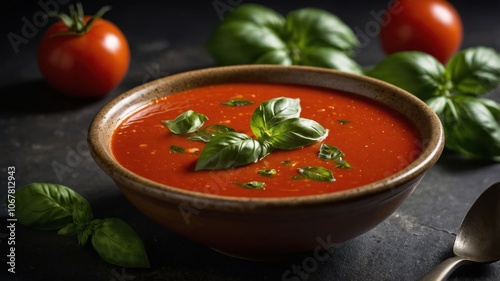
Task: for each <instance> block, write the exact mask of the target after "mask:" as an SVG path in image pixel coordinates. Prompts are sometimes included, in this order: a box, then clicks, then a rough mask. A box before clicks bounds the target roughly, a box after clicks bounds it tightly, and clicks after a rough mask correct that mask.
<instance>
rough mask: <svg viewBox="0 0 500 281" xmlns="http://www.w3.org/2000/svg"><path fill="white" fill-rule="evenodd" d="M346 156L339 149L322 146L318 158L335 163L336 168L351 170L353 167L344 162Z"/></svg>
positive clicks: (331, 146)
mask: <svg viewBox="0 0 500 281" xmlns="http://www.w3.org/2000/svg"><path fill="white" fill-rule="evenodd" d="M344 157H345V154H344V152H342V151H341V150H340V149H339V148H338V147H336V146H333V145H328V144H325V143H323V144H321V147H320V148H319V153H318V158H319V159H321V160H325V161H328V160H333V161H335V168H340V169H349V168H351V165H350V164H349V163H347V161H345V160H344Z"/></svg>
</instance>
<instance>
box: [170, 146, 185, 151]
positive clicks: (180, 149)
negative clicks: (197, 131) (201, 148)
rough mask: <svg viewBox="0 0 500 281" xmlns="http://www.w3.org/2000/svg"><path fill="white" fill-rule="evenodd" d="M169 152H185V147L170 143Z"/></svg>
mask: <svg viewBox="0 0 500 281" xmlns="http://www.w3.org/2000/svg"><path fill="white" fill-rule="evenodd" d="M170 152H172V153H184V152H186V149H185V148H184V147H181V146H177V145H171V146H170Z"/></svg>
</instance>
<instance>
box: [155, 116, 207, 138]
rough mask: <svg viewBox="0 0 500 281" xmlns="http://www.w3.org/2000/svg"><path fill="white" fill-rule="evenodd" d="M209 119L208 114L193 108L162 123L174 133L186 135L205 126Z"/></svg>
mask: <svg viewBox="0 0 500 281" xmlns="http://www.w3.org/2000/svg"><path fill="white" fill-rule="evenodd" d="M207 120H208V117H207V116H205V115H203V114H201V113H198V112H195V111H193V110H188V111H186V112H183V113H181V114H180V115H179V116H177V117H176V118H175V119H173V120H163V121H161V123H162V124H163V125H165V126H166V127H167V128H168V129H169V130H170V131H171V132H172V133H174V134H176V135H184V134H188V133H192V132H194V131H196V130H197V129H198V128H200V127H201V126H203V124H204V123H205V121H207Z"/></svg>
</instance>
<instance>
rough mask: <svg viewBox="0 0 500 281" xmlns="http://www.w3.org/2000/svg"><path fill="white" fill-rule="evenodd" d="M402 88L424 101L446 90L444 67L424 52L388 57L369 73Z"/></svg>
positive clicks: (404, 53)
mask: <svg viewBox="0 0 500 281" xmlns="http://www.w3.org/2000/svg"><path fill="white" fill-rule="evenodd" d="M367 75H368V76H371V77H373V78H377V79H380V80H384V81H386V82H389V83H391V84H393V85H395V86H398V87H399V88H402V89H404V90H406V91H408V92H410V93H412V94H414V95H415V96H417V97H419V98H420V99H422V100H426V99H429V98H431V97H434V96H437V95H440V94H441V92H442V91H443V90H446V87H447V82H446V74H445V68H444V66H443V65H442V64H441V63H440V62H439V61H438V60H437V59H435V58H434V57H433V56H431V55H429V54H426V53H422V52H398V53H395V54H393V55H390V56H388V57H387V58H385V59H384V60H383V61H381V62H380V63H378V64H377V65H375V67H374V68H373V69H372V70H370V71H369V72H368V73H367Z"/></svg>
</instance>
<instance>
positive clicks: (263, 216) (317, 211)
mask: <svg viewBox="0 0 500 281" xmlns="http://www.w3.org/2000/svg"><path fill="white" fill-rule="evenodd" d="M224 82H272V83H292V84H299V85H311V86H320V87H325V88H331V89H338V90H342V91H347V92H350V93H352V94H357V95H362V96H366V97H369V98H371V99H374V100H377V101H378V102H380V103H383V104H385V105H388V106H389V107H391V108H393V109H395V110H396V111H399V112H400V113H402V114H404V115H405V116H407V117H408V118H409V119H410V120H412V122H413V123H414V125H415V126H416V127H417V128H418V130H419V131H420V134H421V136H422V140H423V142H422V153H421V154H420V156H418V158H417V159H416V160H414V161H413V162H412V163H411V164H410V165H409V166H407V167H406V168H405V169H403V170H402V171H400V172H398V173H396V174H393V175H391V176H389V177H387V178H384V179H382V180H379V181H377V182H373V183H371V184H367V185H364V186H359V187H357V188H355V189H351V190H347V191H340V192H334V193H330V194H324V195H314V196H305V197H294V198H276V199H271V198H267V199H257V198H234V197H224V196H216V195H207V194H203V193H198V192H191V191H186V190H181V189H177V188H175V187H171V186H166V185H163V184H160V183H156V182H153V181H151V180H148V179H146V178H143V177H141V176H139V175H136V174H134V173H132V172H130V171H128V170H127V169H125V168H124V167H122V166H121V165H120V164H119V163H117V161H116V160H115V159H114V158H113V155H112V153H111V149H110V139H111V135H112V133H113V130H114V129H115V128H116V127H117V126H118V124H119V123H120V122H121V121H122V120H123V119H124V118H125V117H126V116H128V115H129V114H130V113H132V112H134V111H135V110H137V109H138V108H140V107H142V106H144V105H146V104H148V103H150V102H151V101H152V100H154V99H157V98H159V97H162V96H165V95H169V94H172V93H176V92H179V91H183V90H186V89H191V88H196V87H200V86H206V85H210V84H216V83H224ZM88 142H89V147H90V151H91V153H92V156H93V158H94V159H95V161H96V162H97V164H98V165H99V166H100V167H101V168H102V169H103V170H104V172H106V173H107V174H108V175H109V176H110V177H111V178H112V179H113V180H114V181H115V182H116V184H117V185H118V187H119V188H120V189H121V191H122V192H123V194H124V195H125V196H126V198H128V200H130V201H131V202H132V203H133V204H134V205H135V207H137V209H139V211H141V212H142V213H143V214H145V215H146V216H147V217H149V218H151V219H152V220H153V221H155V222H157V223H159V224H161V225H163V226H164V227H165V228H167V229H168V230H169V231H171V232H174V233H176V234H178V235H180V236H182V237H184V238H187V239H190V240H192V241H194V242H196V243H200V244H203V245H206V246H209V247H211V248H213V249H215V250H217V251H219V252H222V253H224V254H227V255H230V256H234V257H239V258H245V259H254V260H255V259H260V260H261V259H265V260H269V259H280V258H283V257H287V256H291V255H297V254H304V253H310V254H314V255H318V257H319V256H320V255H321V252H322V250H324V249H328V248H329V247H332V246H334V245H336V244H339V243H342V242H345V241H347V240H349V239H352V238H354V237H357V236H359V235H361V234H363V233H365V232H367V231H368V230H370V229H372V228H373V227H375V226H377V225H378V224H379V223H381V222H382V221H383V220H385V219H386V218H387V217H389V216H390V215H391V214H392V213H393V212H394V211H395V210H396V209H397V208H398V206H400V205H401V204H402V203H403V201H404V200H405V199H406V198H407V197H408V196H409V195H410V194H411V193H412V191H413V190H414V189H415V187H416V186H417V185H418V184H419V182H420V180H421V179H422V177H423V176H424V174H425V173H426V171H427V170H428V169H429V168H431V167H432V165H433V164H434V163H435V162H436V161H437V160H438V158H439V156H440V155H441V152H442V150H443V144H444V137H443V129H442V127H441V123H440V121H439V119H438V118H437V116H436V115H435V114H434V113H433V112H432V110H431V109H430V108H429V107H427V106H426V104H425V103H423V102H421V101H420V100H419V99H417V98H416V97H414V96H413V95H411V94H409V93H407V92H405V91H403V90H401V89H399V88H397V87H394V86H392V85H390V84H387V83H385V82H381V81H378V80H375V79H371V78H368V77H363V76H359V75H353V74H348V73H343V72H338V71H335V70H328V69H322V68H314V67H302V66H273V65H245V66H230V67H216V68H208V69H201V70H195V71H190V72H185V73H181V74H176V75H172V76H168V77H165V78H162V79H159V80H156V81H153V82H150V83H148V84H144V85H141V86H139V87H137V88H134V89H132V90H130V91H127V92H125V93H124V94H122V95H120V96H118V97H117V98H115V99H114V100H112V101H111V102H109V103H108V104H107V105H105V106H104V108H103V109H102V110H101V111H100V112H99V113H98V114H97V115H96V116H95V119H94V120H93V122H92V124H91V126H90V129H89V134H88Z"/></svg>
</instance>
